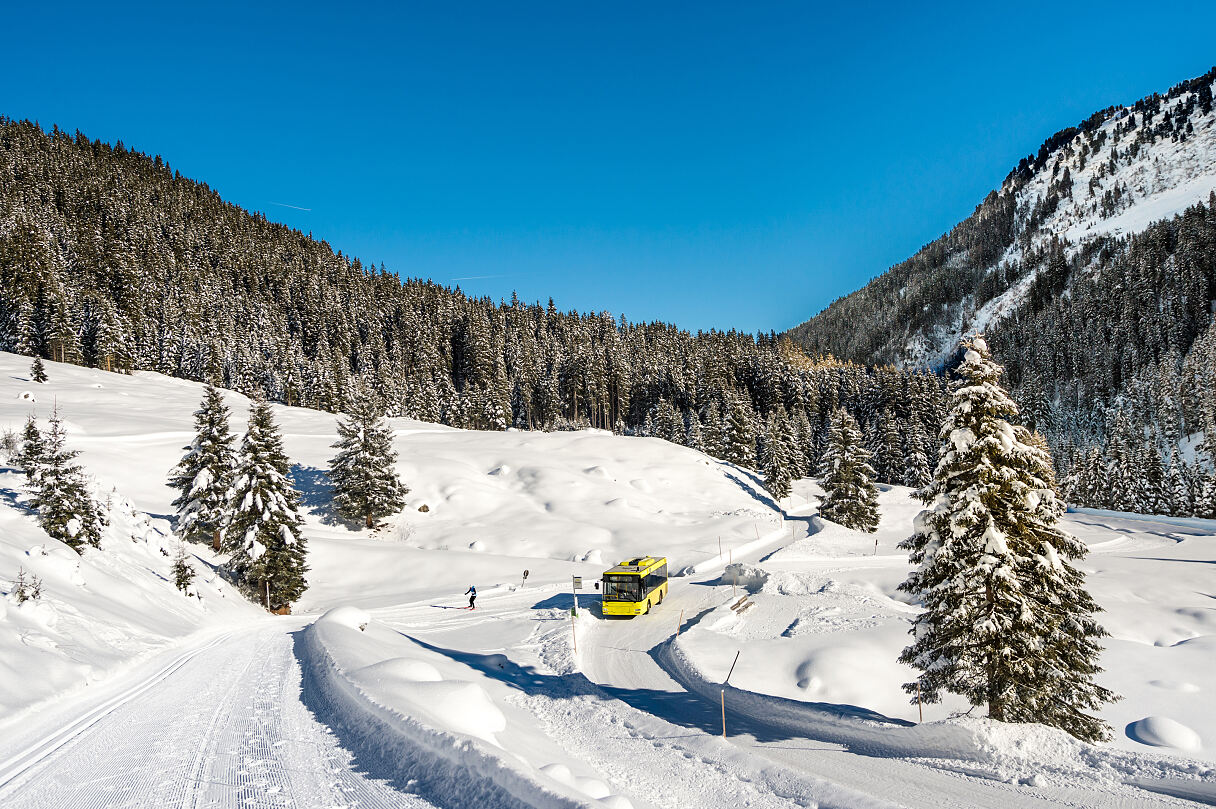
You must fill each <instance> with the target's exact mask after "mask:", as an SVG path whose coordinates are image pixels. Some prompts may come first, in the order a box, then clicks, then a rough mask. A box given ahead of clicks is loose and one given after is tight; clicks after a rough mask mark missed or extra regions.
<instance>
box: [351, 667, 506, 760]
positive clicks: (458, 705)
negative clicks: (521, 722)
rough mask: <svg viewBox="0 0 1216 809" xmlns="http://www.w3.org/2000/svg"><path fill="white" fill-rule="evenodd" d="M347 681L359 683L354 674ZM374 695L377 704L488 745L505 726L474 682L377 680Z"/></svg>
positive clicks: (360, 679)
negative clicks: (428, 719)
mask: <svg viewBox="0 0 1216 809" xmlns="http://www.w3.org/2000/svg"><path fill="white" fill-rule="evenodd" d="M361 671H366V669H364V670H361ZM436 673H438V672H436ZM351 679H353V680H355V681H356V682H360V683H362V682H363V680H362V678H361V677H357V676H355V675H354V674H352V677H351ZM375 693H376V696H377V700H378V701H381V702H383V703H384V704H388V705H394V706H398V707H399V708H400V709H401V710H403V711H404V712H405V713H406V714H407V715H412V716H419V715H421V716H427V717H429V718H431V719H433V720H435V722H436V724H437V725H438V726H439V727H442V728H445V729H448V730H454V731H456V732H457V733H466V734H468V735H469V736H476V737H477V738H479V739H484V740H486V741H488V742H490V743H491V744H498V741H497V740H496V739H495V738H494V734H495V733H499V732H500V731H502V730H504V729H506V727H507V718H506V717H505V716H504V715H503V713H502V711H500V710H498V706H496V705H495V704H494V702H493V700H491V699H490V695H489V694H487V693H486V692H485V689H483V688H482V687H481V686H480V685H478V684H477V683H472V682H458V681H442V680H440V681H419V680H404V679H392V680H380V681H378V682H377V683H376V684H375ZM407 706H410V707H407Z"/></svg>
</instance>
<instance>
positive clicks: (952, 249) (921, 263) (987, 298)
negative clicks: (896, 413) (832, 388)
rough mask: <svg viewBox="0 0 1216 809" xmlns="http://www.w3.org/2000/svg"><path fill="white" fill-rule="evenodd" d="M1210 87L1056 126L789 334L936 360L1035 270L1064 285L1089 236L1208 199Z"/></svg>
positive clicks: (901, 360)
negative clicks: (952, 214) (945, 222)
mask: <svg viewBox="0 0 1216 809" xmlns="http://www.w3.org/2000/svg"><path fill="white" fill-rule="evenodd" d="M1214 85H1216V71H1213V72H1209V73H1207V74H1205V75H1204V76H1202V77H1199V78H1196V79H1192V80H1189V81H1186V82H1183V83H1181V84H1179V85H1177V86H1176V87H1174V88H1172V89H1171V90H1170V91H1169V92H1168V93H1166V94H1164V95H1162V94H1155V95H1153V96H1149V97H1147V98H1144V99H1141V100H1140V101H1138V102H1136V103H1135V104H1133V105H1128V106H1115V107H1109V108H1107V109H1104V110H1101V111H1099V112H1097V113H1095V114H1094V115H1092V116H1090V117H1089V118H1088V119H1087V120H1085V121H1084V122H1081V124H1080V125H1079V126H1075V127H1069V128H1068V129H1064V130H1062V131H1060V132H1058V133H1056V134H1055V135H1053V136H1051V137H1050V138H1048V139H1047V141H1046V142H1044V143H1043V144H1042V146H1041V147H1040V148H1039V150H1038V152H1037V153H1036V154H1032V155H1030V156H1029V157H1027V158H1025V159H1023V160H1022V161H1021V163H1020V164H1019V165H1018V166H1017V167H1016V168H1015V169H1014V170H1013V171H1011V172H1010V173H1009V176H1008V177H1007V178H1006V179H1005V180H1004V182H1003V183H1002V184H1001V186H1000V187H999V188H997V189H994V190H993V191H992V192H991V193H990V194H989V196H988V198H987V199H985V200H984V201H983V202H982V203H981V204H980V205H979V206H978V207H977V208H976V210H975V213H974V214H972V216H970V217H969V218H968V219H966V220H964V221H963V222H961V223H959V224H958V225H957V226H955V227H954V228H953V229H952V230H951V231H950V232H949V233H947V234H946V235H944V236H942V237H941V238H939V239H937V240H935V241H934V242H932V243H930V244H929V245H926V246H925V247H924V248H922V249H921V250H920V251H918V252H917V253H916V254H915V255H914V256H912V257H911V258H909V259H908V260H906V261H904V262H901V263H900V264H898V265H896V266H894V267H892V268H891V269H890V270H889V271H888V272H886V273H884V274H882V275H880V276H878V277H877V278H876V279H875V280H874V281H872V282H871V283H870V284H869V285H867V286H866V287H864V288H863V289H861V290H858V291H857V292H854V293H852V294H851V295H847V296H845V297H843V298H841V299H839V300H837V301H835V302H833V303H832V305H831V306H829V307H828V308H827V309H826V310H824V311H823V312H821V313H819V314H818V315H816V316H815V317H814V318H812V319H811V320H809V321H807V322H806V323H804V324H802V325H800V326H798V327H796V328H794V329H792V330H791V332H790V334H791V336H792V337H793V338H794V339H795V340H797V341H799V342H801V343H802V344H803V345H804V346H805V347H806V348H807V349H808V350H809V351H811V353H813V354H817V353H831V354H834V355H835V356H837V357H840V358H843V359H849V360H852V361H856V362H861V363H865V364H876V363H893V364H896V365H900V366H904V367H939V366H941V365H942V364H943V363H944V362H946V361H947V360H948V359H949V358H950V356H951V355H952V354H953V352H954V351H955V349H956V347H957V345H958V340H959V338H960V337H961V336H962V335H964V334H970V333H973V332H988V333H992V332H993V331H994V329H996V328H997V327H998V324H999V323H1000V321H1001V320H1002V319H1004V318H1007V317H1010V316H1012V315H1014V313H1015V312H1018V311H1019V309H1020V308H1022V307H1023V306H1024V305H1025V304H1026V303H1027V301H1028V295H1029V293H1030V292H1031V290H1032V289H1033V287H1034V284H1035V281H1036V279H1038V278H1040V277H1041V276H1043V275H1044V274H1045V273H1049V272H1055V273H1057V274H1060V273H1064V272H1065V271H1064V269H1063V267H1062V266H1060V264H1061V263H1066V262H1071V261H1078V262H1079V263H1080V266H1079V269H1080V272H1079V273H1075V274H1073V275H1072V276H1071V277H1069V279H1068V285H1075V283H1076V282H1077V280H1078V279H1080V278H1084V277H1086V276H1087V275H1089V274H1090V273H1092V272H1094V271H1095V270H1096V269H1098V264H1099V262H1097V261H1095V260H1094V258H1095V257H1094V256H1093V255H1091V254H1090V252H1089V251H1091V250H1093V249H1094V248H1095V246H1099V245H1098V240H1102V239H1120V238H1124V237H1127V236H1131V235H1134V234H1138V233H1142V232H1143V231H1145V230H1146V229H1147V228H1149V226H1151V225H1152V224H1153V223H1156V222H1161V221H1162V220H1169V219H1170V218H1172V217H1173V216H1175V215H1176V214H1179V213H1181V212H1183V211H1185V210H1186V209H1188V208H1189V207H1191V206H1194V205H1196V204H1205V205H1206V204H1208V203H1209V201H1210V200H1211V199H1212V194H1213V193H1214V192H1216V108H1214V107H1213V104H1212V88H1213V86H1214ZM1057 245H1058V246H1059V248H1061V250H1062V253H1061V257H1060V258H1059V259H1057V258H1055V257H1054V256H1053V250H1054V249H1055V248H1056V246H1057ZM1053 261H1056V262H1057V266H1054V267H1053V266H1052V262H1053ZM1163 271H1166V272H1173V271H1174V270H1171V269H1169V268H1163ZM1063 283H1064V279H1063V278H1058V279H1052V281H1051V283H1050V284H1048V285H1047V288H1048V289H1050V293H1048V295H1049V296H1050V297H1055V296H1058V295H1060V294H1061V293H1062V292H1063V286H1062V284H1063ZM1036 303H1037V305H1042V303H1043V302H1042V300H1039V301H1037V302H1036ZM1180 350H1181V349H1180Z"/></svg>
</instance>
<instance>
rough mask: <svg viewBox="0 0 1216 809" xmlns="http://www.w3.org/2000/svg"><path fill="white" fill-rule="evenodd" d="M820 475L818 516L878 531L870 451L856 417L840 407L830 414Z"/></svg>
mask: <svg viewBox="0 0 1216 809" xmlns="http://www.w3.org/2000/svg"><path fill="white" fill-rule="evenodd" d="M819 476H820V479H819V485H820V486H822V487H823V491H824V495H823V502H822V503H820V505H819V515H820V516H821V517H823V518H824V519H825V520H831V521H832V522H834V523H839V524H840V525H843V526H844V527H845V528H853V529H855V530H858V531H865V532H867V533H873V532H874V531H876V530H878V487H877V486H875V485H874V468H873V467H872V466H870V452H869V451H868V450H867V449H866V448H865V446H864V444H863V443H862V435H861V428H860V427H858V426H857V421H856V419H854V418H853V417H852V416H850V415H849V414H848V412H847V411H845V410H843V409H841V408H837V409H836V410H835V411H833V413H832V420H831V427H830V428H829V431H828V439H827V447H826V449H825V450H824V453H823V460H822V461H821V462H820V466H819Z"/></svg>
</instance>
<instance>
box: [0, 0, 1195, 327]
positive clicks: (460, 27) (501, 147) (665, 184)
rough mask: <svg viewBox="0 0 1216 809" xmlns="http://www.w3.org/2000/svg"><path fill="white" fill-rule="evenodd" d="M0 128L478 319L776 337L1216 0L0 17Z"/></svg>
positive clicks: (128, 8)
mask: <svg viewBox="0 0 1216 809" xmlns="http://www.w3.org/2000/svg"><path fill="white" fill-rule="evenodd" d="M4 18H5V28H6V29H7V34H6V36H5V38H4V39H5V47H4V53H3V55H2V56H0V65H2V67H0V114H4V115H7V116H9V117H12V118H31V119H35V120H37V121H39V122H40V123H41V124H42V125H43V126H44V127H46V128H49V127H50V126H51V124H58V125H59V126H60V127H62V128H64V129H66V130H68V131H69V132H70V131H73V130H76V129H80V130H81V131H83V132H85V133H86V134H87V135H88V136H90V137H93V138H100V139H102V140H107V141H111V142H113V141H115V140H119V139H121V140H122V141H123V142H124V143H125V144H127V145H128V146H129V147H132V148H136V149H139V150H140V151H144V152H147V153H149V154H160V155H162V156H163V157H164V158H165V159H166V160H167V161H168V162H169V163H170V164H171V165H172V166H173V167H174V168H176V169H178V170H179V171H181V172H182V173H183V174H185V175H187V176H189V177H191V178H193V179H196V180H200V181H202V182H206V183H208V184H209V185H210V186H211V187H212V188H214V189H216V190H217V191H218V192H219V193H220V194H222V195H223V196H224V197H225V198H226V199H228V200H230V201H232V202H235V203H237V204H238V205H241V206H243V207H245V208H249V209H252V210H260V211H263V212H265V213H266V215H267V216H268V217H270V218H271V219H274V220H277V221H281V222H284V223H287V224H289V225H291V226H294V227H298V228H300V229H301V230H304V231H306V232H311V233H312V234H313V235H314V236H315V237H317V238H323V239H325V240H327V241H328V242H329V243H330V244H331V245H332V246H333V247H334V248H335V249H340V250H342V251H343V252H344V253H346V254H348V255H355V256H358V257H359V258H361V259H363V260H364V261H365V262H368V261H370V262H374V263H376V264H379V263H381V262H383V263H384V264H385V265H387V266H388V268H389V269H391V270H393V271H395V272H397V273H399V274H401V275H403V276H417V277H423V278H431V279H433V280H435V281H437V282H440V283H443V284H448V285H453V286H454V285H457V284H459V286H460V287H461V288H462V289H463V290H465V291H466V292H468V293H470V294H473V295H477V296H482V295H488V296H490V297H492V298H494V299H495V300H497V299H501V298H509V297H510V295H511V292H512V291H516V292H518V294H519V296H520V297H521V298H522V299H524V300H526V301H533V300H541V301H545V300H547V299H548V298H549V297H550V296H552V297H553V298H554V299H555V301H556V303H557V305H558V307H559V308H561V309H579V310H584V311H586V310H595V311H599V310H608V311H610V312H613V313H614V314H620V313H624V314H625V315H626V316H627V317H629V318H630V319H631V320H634V321H638V320H653V319H659V320H665V321H672V322H675V323H677V324H679V325H680V326H683V327H686V328H690V329H693V330H696V329H708V328H715V327H716V328H723V329H726V328H738V329H743V330H745V331H768V330H770V329H772V330H782V329H786V328H789V327H791V326H794V325H796V324H797V323H799V322H801V321H803V320H805V319H806V318H808V317H809V316H811V315H812V314H814V313H815V312H817V311H819V310H820V309H822V308H823V307H824V306H826V305H827V304H828V303H830V302H831V301H832V300H833V299H835V298H836V297H839V296H840V295H842V294H845V293H847V292H849V291H851V290H853V289H856V288H857V287H859V286H861V285H863V284H864V283H865V282H866V281H868V280H869V279H870V278H871V277H873V276H874V275H877V274H879V273H881V272H882V271H883V270H884V269H886V268H887V267H888V266H889V265H891V264H892V263H895V262H897V261H899V260H901V259H903V258H906V257H907V256H909V255H910V254H911V253H913V252H914V251H915V250H916V249H917V248H919V247H920V246H921V245H922V244H924V243H926V242H928V241H931V240H932V239H934V238H936V237H937V236H939V235H940V234H941V233H943V232H945V231H946V230H948V229H949V228H950V227H951V226H952V225H953V224H954V223H955V222H957V221H958V220H960V219H962V218H964V217H966V216H967V215H968V214H969V213H970V212H971V211H972V210H973V209H974V207H975V205H976V204H978V202H979V201H980V200H981V199H982V198H983V196H984V195H985V194H986V193H987V192H988V191H989V190H991V189H993V188H995V187H996V186H998V185H999V184H1000V182H1001V180H1002V179H1003V178H1004V176H1005V175H1006V173H1007V172H1008V171H1009V170H1010V169H1011V168H1013V166H1014V165H1015V164H1016V163H1017V161H1018V159H1019V158H1021V157H1022V156H1024V155H1026V154H1028V153H1030V152H1032V151H1034V150H1036V149H1037V148H1038V145H1039V143H1041V142H1042V141H1043V139H1044V138H1045V137H1047V136H1048V135H1050V134H1051V133H1052V132H1054V131H1056V130H1058V129H1061V128H1063V127H1065V126H1069V125H1073V124H1076V123H1077V122H1078V121H1080V120H1081V119H1082V118H1084V117H1086V116H1087V115H1089V114H1090V113H1091V112H1093V111H1095V110H1097V109H1099V108H1102V107H1105V106H1107V105H1110V104H1116V103H1127V102H1132V101H1134V100H1136V99H1137V98H1139V97H1141V96H1143V95H1146V94H1149V93H1152V92H1154V91H1165V90H1166V89H1167V88H1168V87H1169V86H1170V85H1172V84H1176V83H1177V82H1179V81H1181V80H1183V79H1186V78H1190V77H1192V76H1195V75H1199V74H1201V73H1203V72H1204V71H1206V70H1207V69H1208V68H1209V67H1211V66H1212V65H1213V64H1216V45H1214V44H1213V43H1214V42H1216V40H1214V39H1213V36H1212V32H1213V31H1214V30H1216V3H1200V2H1196V3H1145V2H1138V3H1120V2H1105V3H1094V4H1082V3H1050V4H1042V5H1039V4H1033V3H1017V4H997V3H965V4H959V5H956V6H950V5H946V4H933V6H932V8H931V9H929V8H922V9H919V10H918V9H912V8H909V7H908V6H906V5H905V4H898V3H890V4H873V5H861V4H839V5H827V4H815V3H799V2H792V1H787V2H772V3H761V2H754V3H753V2H744V3H712V2H698V3H678V4H677V3H664V2H654V0H650V1H649V2H638V3H628V2H611V3H583V2H570V0H565V2H558V3H552V4H531V3H494V4H490V3H485V4H482V3H426V4H422V3H410V2H405V3H386V4H384V5H381V6H372V5H365V4H362V3H353V2H352V3H344V4H337V3H326V4H320V3H310V2H308V1H307V0H301V2H297V3H290V4H287V3H285V4H282V5H279V6H270V5H259V4H256V3H244V4H240V5H231V6H229V5H221V4H214V5H211V6H209V7H204V6H203V5H202V4H199V6H198V7H197V8H194V9H188V8H186V7H185V6H184V4H183V5H180V6H179V5H174V6H172V7H171V6H169V5H168V4H165V5H164V6H163V7H162V6H147V7H140V6H139V4H138V3H125V4H118V5H113V4H111V5H104V4H103V5H98V4H96V3H93V4H89V5H87V6H81V7H80V8H77V9H73V8H71V7H70V4H65V3H47V4H37V3H20V4H17V3H13V4H9V6H8V8H7V9H6V11H5V13H4Z"/></svg>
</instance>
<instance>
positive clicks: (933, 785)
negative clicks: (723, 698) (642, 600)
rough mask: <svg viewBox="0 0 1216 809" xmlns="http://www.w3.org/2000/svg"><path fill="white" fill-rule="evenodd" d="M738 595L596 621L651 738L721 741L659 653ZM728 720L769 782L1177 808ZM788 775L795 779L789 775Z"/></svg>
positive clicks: (613, 675) (595, 648) (903, 799)
mask: <svg viewBox="0 0 1216 809" xmlns="http://www.w3.org/2000/svg"><path fill="white" fill-rule="evenodd" d="M715 590H717V592H715ZM729 595H730V588H728V587H727V588H714V587H710V586H706V583H705V582H685V581H681V580H675V583H674V584H673V587H672V589H671V591H670V595H669V597H668V599H667V600H666V602H665V603H664V604H663V607H662V608H660V609H656V610H655V611H653V612H652V613H651V614H650V615H647V616H641V617H639V618H635V619H631V620H624V621H622V620H608V621H600V622H597V623H596V625H595V628H594V631H592V632H589V633H588V635H587V637H586V639H585V641H584V645H583V650H582V653H581V655H580V663H581V666H582V670H583V672H584V673H585V674H586V675H587V677H588V679H590V680H591V681H592V682H593V683H595V684H596V685H597V686H598V687H599V688H601V689H603V691H604V692H606V694H608V695H611V696H612V697H614V698H616V699H617V700H619V701H621V702H624V703H626V704H627V705H628V706H629V708H633V709H634V710H632V711H631V710H629V709H628V708H625V707H624V706H621V708H620V713H621V714H623V718H624V719H626V720H628V721H630V722H632V723H633V724H635V725H636V724H639V723H641V724H642V725H644V726H645V727H646V733H647V734H648V735H651V736H652V737H654V738H656V739H666V740H668V741H667V742H666V744H675V745H677V746H685V747H689V748H691V749H697V748H700V747H703V746H704V744H705V741H706V740H707V739H708V740H715V742H716V741H717V740H718V739H720V737H718V736H717V733H719V732H720V726H719V723H720V711H719V706H717V705H714V704H712V703H710V702H708V701H707V700H704V699H702V698H701V697H698V696H696V695H694V694H692V693H690V692H689V691H688V690H686V689H685V688H684V687H683V686H682V685H681V684H680V683H678V682H676V681H675V680H674V679H673V678H672V676H671V675H670V674H669V673H668V672H667V671H666V670H665V669H664V668H663V666H662V665H660V663H659V661H658V659H657V654H656V652H657V649H658V647H659V646H660V645H661V644H663V643H664V642H666V641H667V640H668V639H669V638H670V637H671V635H672V634H674V631H675V624H676V622H677V619H678V616H679V614H680V611H681V610H683V611H684V615H685V620H686V621H689V620H691V619H695V617H696V616H699V615H700V614H701V613H702V612H704V611H705V610H707V609H709V608H710V607H713V606H717V605H719V604H720V603H721V602H722V601H723V599H724V598H725V597H727V596H729ZM728 662H729V661H728ZM642 715H646V716H645V717H644V718H643V716H642ZM726 723H727V734H728V737H729V739H730V742H729V744H730V745H731V746H733V747H734V748H736V749H738V750H739V751H740V752H741V753H742V754H743V756H742V758H744V759H746V758H751V759H752V761H751V762H750V765H749V766H750V767H751V768H754V769H755V770H757V771H761V772H764V773H765V774H766V776H767V778H768V779H769V780H772V779H773V778H775V777H778V776H777V773H775V772H774V771H773V768H772V767H766V766H765V765H766V764H771V765H777V767H779V768H781V769H783V770H788V771H789V772H790V773H796V774H798V775H801V776H803V777H806V778H809V779H811V780H814V781H819V780H822V781H827V782H831V783H833V784H835V785H838V786H840V787H844V788H846V789H849V790H853V791H855V792H856V793H857V794H858V795H864V796H868V797H870V798H872V799H874V801H875V803H880V802H889V803H890V804H892V805H897V806H906V807H925V809H942V808H943V807H957V808H958V809H969V808H970V807H976V806H993V807H996V806H1000V807H1047V806H1060V805H1061V803H1062V802H1063V803H1065V804H1067V805H1071V806H1076V807H1095V809H1096V808H1097V807H1111V806H1124V807H1146V808H1147V807H1159V806H1162V805H1168V804H1163V802H1162V798H1161V797H1159V796H1156V795H1150V794H1148V793H1146V792H1145V793H1139V794H1137V790H1134V789H1130V788H1121V789H1117V790H1116V791H1114V792H1097V791H1094V790H1093V789H1086V790H1072V789H1063V790H1028V789H1025V788H1019V787H1018V786H1015V785H1012V784H1007V783H1001V782H998V781H993V780H989V779H985V778H974V777H968V776H967V775H966V774H964V773H952V772H948V771H943V770H942V769H939V768H935V767H929V766H924V765H921V764H917V763H914V762H910V761H907V760H903V759H899V758H894V757H883V758H877V759H876V758H875V757H873V756H867V755H860V754H858V753H854V752H850V751H849V750H848V749H847V748H846V747H845V746H844V745H842V744H837V743H832V742H825V741H822V740H819V739H816V738H815V737H814V736H813V735H811V736H806V737H799V736H797V735H794V734H791V733H790V732H788V731H786V730H783V729H782V728H780V727H778V726H776V725H775V724H773V723H769V722H766V721H765V719H764V717H763V716H756V715H752V716H741V715H739V713H738V712H737V711H736V710H735V709H734V707H733V706H731V705H727V717H726ZM690 726H691V727H690ZM676 740H678V741H676ZM722 746H723V747H725V745H722ZM719 755H723V754H722V753H719ZM736 758H739V757H736ZM736 766H738V765H737V764H736ZM781 777H784V778H786V779H788V778H789V775H788V773H787V774H785V775H783V776H781ZM759 780H763V779H762V778H761V779H759ZM705 805H713V804H712V803H710V804H705Z"/></svg>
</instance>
